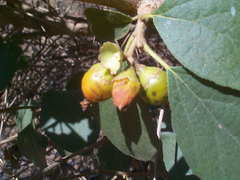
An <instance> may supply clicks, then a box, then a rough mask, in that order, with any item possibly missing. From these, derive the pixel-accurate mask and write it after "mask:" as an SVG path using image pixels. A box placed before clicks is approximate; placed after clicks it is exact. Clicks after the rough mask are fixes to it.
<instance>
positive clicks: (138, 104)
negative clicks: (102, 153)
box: [92, 97, 160, 161]
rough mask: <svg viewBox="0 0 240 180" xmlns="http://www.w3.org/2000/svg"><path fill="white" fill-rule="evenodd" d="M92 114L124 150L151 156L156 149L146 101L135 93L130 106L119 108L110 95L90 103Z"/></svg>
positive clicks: (120, 148)
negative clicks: (99, 101)
mask: <svg viewBox="0 0 240 180" xmlns="http://www.w3.org/2000/svg"><path fill="white" fill-rule="evenodd" d="M92 110H93V114H94V117H95V119H96V120H98V121H99V124H100V127H101V130H102V131H103V133H104V134H106V136H107V137H108V138H109V140H110V141H111V142H112V143H113V144H114V145H115V146H116V147H117V148H118V149H119V150H120V151H122V152H123V153H124V154H126V155H130V156H132V157H134V158H136V159H139V160H144V161H147V160H150V159H151V158H152V157H153V155H154V154H155V153H156V151H157V149H159V147H160V144H159V140H158V138H157V135H156V127H155V124H154V122H153V121H152V119H151V116H150V114H149V112H148V109H147V107H146V104H145V103H144V102H143V101H142V100H141V99H140V98H139V97H137V98H136V99H135V100H134V101H133V102H132V103H131V104H130V106H129V108H128V109H127V110H126V111H124V112H120V111H119V110H118V109H117V108H116V107H115V106H114V105H113V102H112V99H109V100H107V101H103V102H101V103H99V107H98V104H94V105H93V108H92Z"/></svg>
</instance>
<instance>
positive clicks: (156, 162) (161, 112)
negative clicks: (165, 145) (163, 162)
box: [153, 108, 164, 180]
mask: <svg viewBox="0 0 240 180" xmlns="http://www.w3.org/2000/svg"><path fill="white" fill-rule="evenodd" d="M163 115H164V109H163V108H161V110H160V113H159V118H158V124H157V137H158V139H159V140H160V134H161V125H162V121H163ZM159 159H160V157H159V152H157V154H156V155H155V164H154V178H153V179H154V180H156V179H157V174H158V173H157V171H158V161H159Z"/></svg>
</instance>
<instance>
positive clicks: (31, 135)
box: [18, 124, 47, 169]
mask: <svg viewBox="0 0 240 180" xmlns="http://www.w3.org/2000/svg"><path fill="white" fill-rule="evenodd" d="M18 146H19V149H20V151H21V153H22V154H23V155H24V156H25V157H26V158H28V159H29V160H31V161H33V162H34V164H35V165H36V166H38V167H40V168H41V169H43V168H45V167H47V163H46V159H45V151H46V147H47V138H46V137H45V136H43V135H41V134H39V133H37V132H36V131H35V130H34V128H33V126H32V125H31V124H29V125H28V126H27V127H26V128H25V129H23V130H22V131H21V132H20V133H19V134H18Z"/></svg>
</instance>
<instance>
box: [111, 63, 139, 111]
mask: <svg viewBox="0 0 240 180" xmlns="http://www.w3.org/2000/svg"><path fill="white" fill-rule="evenodd" d="M139 90H140V83H139V81H138V78H137V76H136V73H135V70H134V69H133V67H129V68H127V69H126V70H125V71H123V72H121V73H120V74H118V75H117V76H116V77H115V78H114V79H113V89H112V97H113V103H114V105H115V106H117V107H118V109H119V110H122V109H124V108H126V107H127V106H128V105H129V104H130V103H131V102H132V100H133V99H134V98H135V97H136V95H137V94H138V92H139Z"/></svg>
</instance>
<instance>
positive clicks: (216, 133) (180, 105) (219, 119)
mask: <svg viewBox="0 0 240 180" xmlns="http://www.w3.org/2000/svg"><path fill="white" fill-rule="evenodd" d="M172 69H173V70H174V72H175V73H177V75H176V74H175V73H172V72H171V71H168V81H169V100H170V105H171V109H172V125H173V130H174V132H175V133H176V136H177V142H178V144H179V146H180V148H181V150H182V152H183V155H184V157H185V159H186V161H187V163H188V165H189V166H190V168H191V169H192V171H193V172H194V174H196V175H198V176H199V177H200V178H201V179H213V180H215V179H238V178H239V177H240V166H239V162H240V151H239V149H240V133H239V127H240V92H239V91H237V90H232V89H230V88H226V87H222V86H218V85H216V84H214V83H212V82H210V81H207V80H203V79H200V78H199V77H197V76H196V75H193V74H191V73H190V72H189V71H186V70H184V69H183V68H180V67H179V68H172Z"/></svg>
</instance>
